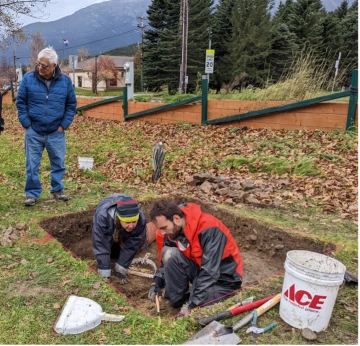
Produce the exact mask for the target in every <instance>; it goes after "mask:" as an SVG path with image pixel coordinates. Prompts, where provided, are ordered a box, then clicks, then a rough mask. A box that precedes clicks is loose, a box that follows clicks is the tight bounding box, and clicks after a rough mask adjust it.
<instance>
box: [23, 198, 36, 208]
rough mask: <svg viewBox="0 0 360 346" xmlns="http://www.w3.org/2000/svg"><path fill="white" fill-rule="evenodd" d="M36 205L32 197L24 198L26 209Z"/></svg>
mask: <svg viewBox="0 0 360 346" xmlns="http://www.w3.org/2000/svg"><path fill="white" fill-rule="evenodd" d="M35 203H36V199H35V198H34V197H27V196H26V199H25V202H24V205H25V206H26V207H31V206H33V205H35Z"/></svg>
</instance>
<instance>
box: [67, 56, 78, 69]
mask: <svg viewBox="0 0 360 346" xmlns="http://www.w3.org/2000/svg"><path fill="white" fill-rule="evenodd" d="M77 64H78V56H77V55H69V66H70V67H71V68H72V69H74V68H77Z"/></svg>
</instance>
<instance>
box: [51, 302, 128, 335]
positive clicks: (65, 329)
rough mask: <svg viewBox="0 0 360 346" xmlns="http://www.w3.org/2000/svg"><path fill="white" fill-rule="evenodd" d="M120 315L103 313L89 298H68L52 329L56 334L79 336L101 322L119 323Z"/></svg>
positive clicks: (121, 317)
mask: <svg viewBox="0 0 360 346" xmlns="http://www.w3.org/2000/svg"><path fill="white" fill-rule="evenodd" d="M124 318H125V316H122V315H113V314H107V313H105V312H103V310H102V308H101V306H100V305H99V304H98V303H96V302H94V301H93V300H91V299H89V298H83V297H78V296H73V295H72V296H69V298H68V299H67V301H66V303H65V305H64V307H63V310H62V312H61V314H60V316H59V317H58V319H57V321H56V323H55V326H54V329H55V332H56V333H58V334H80V333H83V332H85V331H87V330H89V329H93V328H95V327H97V326H98V325H99V324H100V323H101V321H113V322H120V321H122V320H123V319H124Z"/></svg>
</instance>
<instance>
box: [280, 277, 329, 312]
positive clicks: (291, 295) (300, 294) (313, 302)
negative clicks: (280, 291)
mask: <svg viewBox="0 0 360 346" xmlns="http://www.w3.org/2000/svg"><path fill="white" fill-rule="evenodd" d="M284 297H285V299H286V298H287V300H289V301H290V302H291V303H292V304H293V305H296V306H298V307H299V308H301V309H304V308H305V307H307V309H306V310H307V311H314V312H316V311H319V310H321V308H322V307H323V304H324V303H325V300H326V298H327V296H320V295H318V294H315V295H314V296H313V295H311V293H309V292H308V291H305V290H296V287H295V284H293V285H292V286H290V287H289V288H288V289H287V290H286V291H285V292H284Z"/></svg>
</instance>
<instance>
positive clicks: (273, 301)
mask: <svg viewBox="0 0 360 346" xmlns="http://www.w3.org/2000/svg"><path fill="white" fill-rule="evenodd" d="M280 299H281V293H279V294H277V295H276V296H274V297H273V298H271V299H270V300H269V301H267V302H266V303H265V304H263V305H261V306H260V307H259V308H257V309H256V311H257V315H258V317H259V316H260V315H262V314H263V313H264V312H266V311H268V310H269V309H271V308H272V307H273V306H274V305H276V304H277V303H279V302H280Z"/></svg>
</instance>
